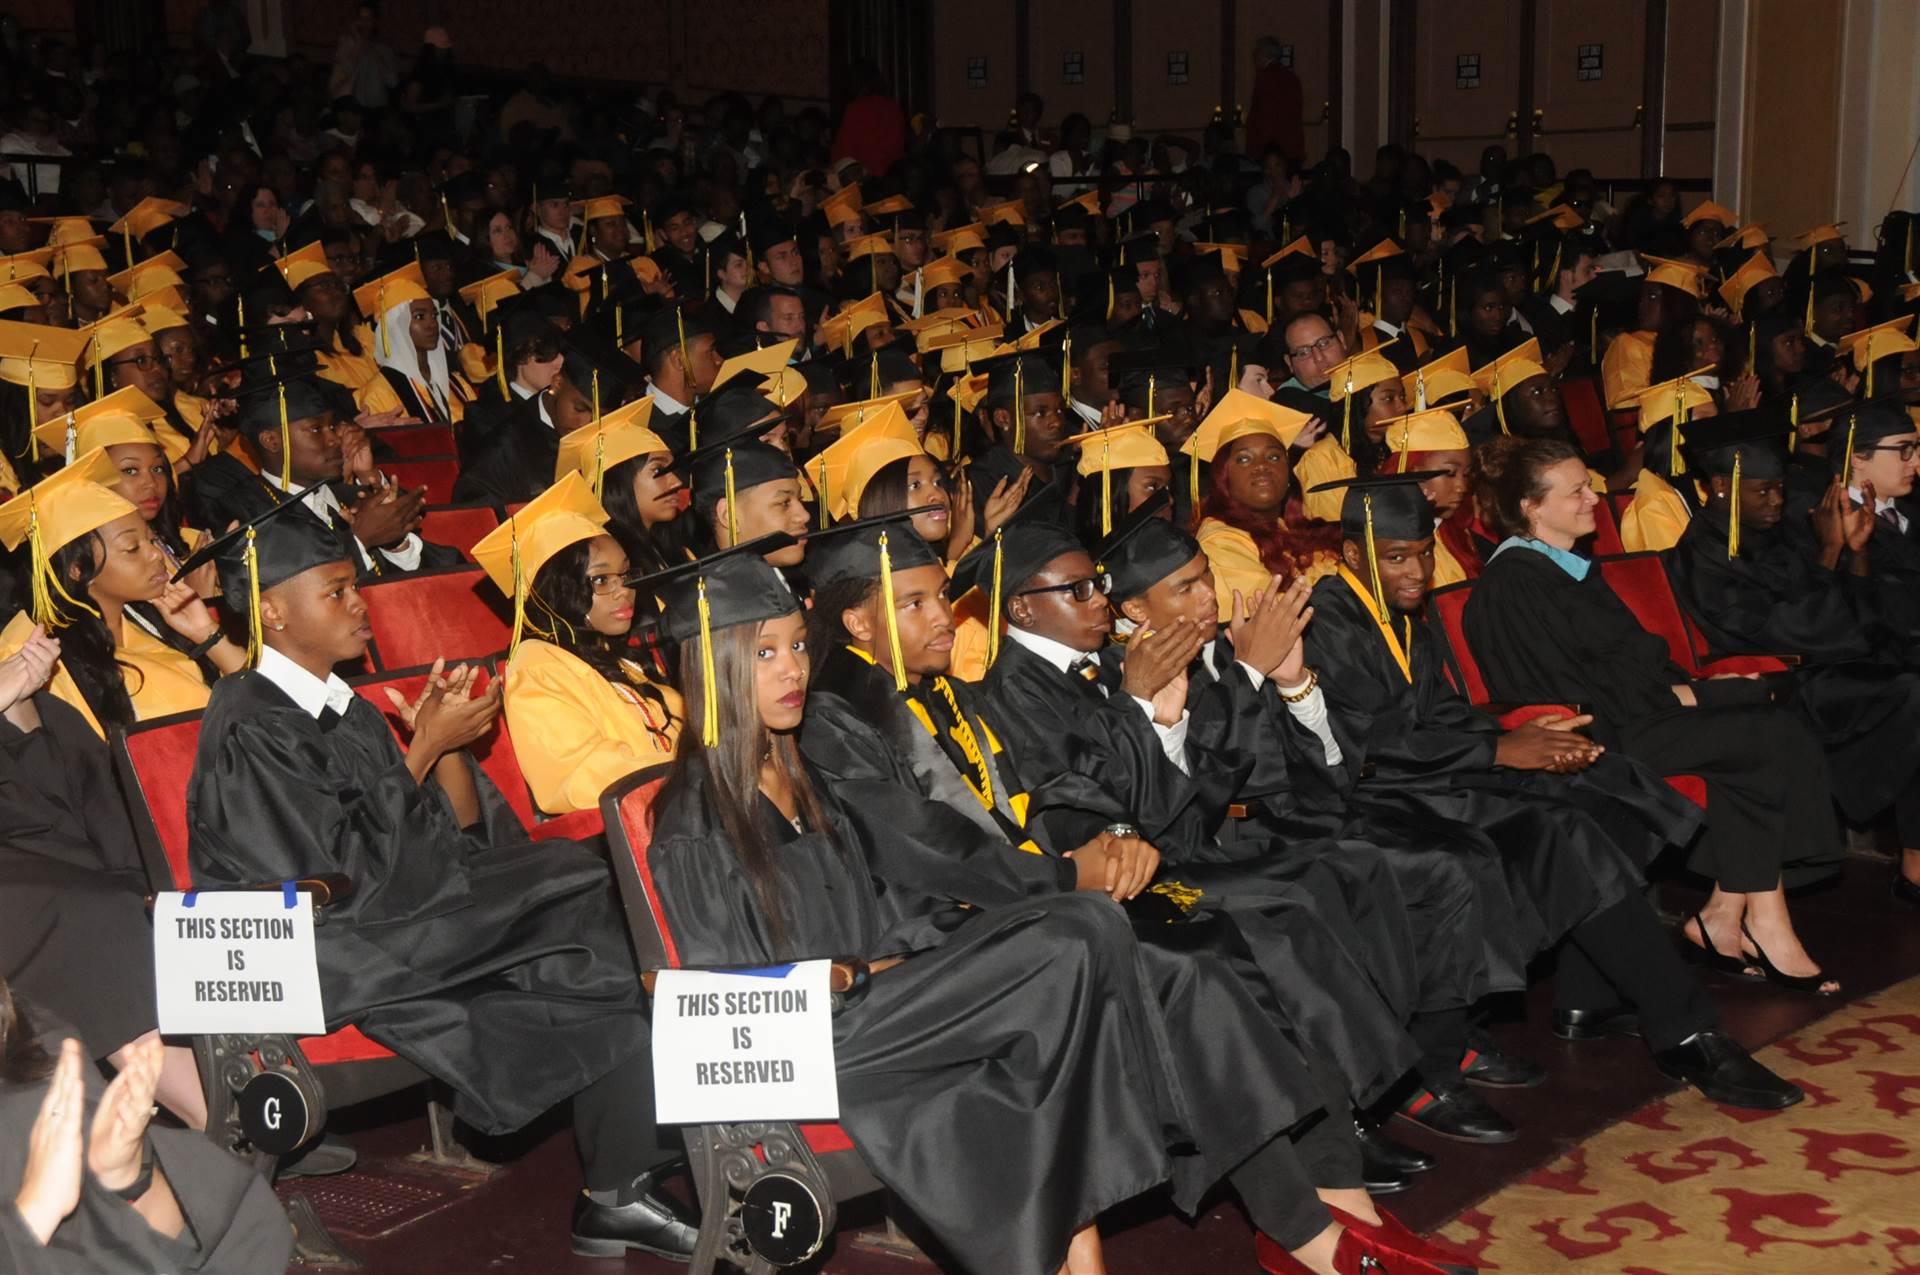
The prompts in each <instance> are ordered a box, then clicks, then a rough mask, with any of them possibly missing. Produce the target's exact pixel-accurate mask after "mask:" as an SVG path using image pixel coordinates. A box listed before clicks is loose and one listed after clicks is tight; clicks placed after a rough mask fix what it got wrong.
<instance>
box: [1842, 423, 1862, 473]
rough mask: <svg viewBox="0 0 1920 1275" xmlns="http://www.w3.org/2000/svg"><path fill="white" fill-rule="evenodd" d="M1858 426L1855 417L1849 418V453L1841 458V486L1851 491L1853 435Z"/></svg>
mask: <svg viewBox="0 0 1920 1275" xmlns="http://www.w3.org/2000/svg"><path fill="white" fill-rule="evenodd" d="M1858 425H1859V422H1858V421H1857V420H1855V419H1854V418H1853V417H1851V416H1849V417H1848V418H1847V452H1846V455H1844V456H1842V457H1841V458H1840V486H1841V487H1842V488H1846V489H1849V490H1851V489H1852V487H1853V433H1854V430H1855V429H1856V428H1857V427H1858Z"/></svg>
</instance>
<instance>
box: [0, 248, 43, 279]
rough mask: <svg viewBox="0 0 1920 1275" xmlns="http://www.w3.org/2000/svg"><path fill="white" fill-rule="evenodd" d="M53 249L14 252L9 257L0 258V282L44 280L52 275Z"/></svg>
mask: <svg viewBox="0 0 1920 1275" xmlns="http://www.w3.org/2000/svg"><path fill="white" fill-rule="evenodd" d="M52 264H53V249H51V248H35V249H34V250H33V251H31V252H16V253H13V254H12V255H11V256H6V257H0V282H8V283H13V282H18V281H19V280H21V279H45V278H46V277H48V276H49V275H51V274H52V273H53V270H52V269H51V266H52Z"/></svg>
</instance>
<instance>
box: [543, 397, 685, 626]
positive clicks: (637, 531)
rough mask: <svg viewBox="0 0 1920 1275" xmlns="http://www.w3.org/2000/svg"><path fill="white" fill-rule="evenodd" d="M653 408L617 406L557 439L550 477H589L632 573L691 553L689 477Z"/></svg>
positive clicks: (646, 402)
mask: <svg viewBox="0 0 1920 1275" xmlns="http://www.w3.org/2000/svg"><path fill="white" fill-rule="evenodd" d="M653 414H654V407H653V400H652V399H650V398H640V399H636V400H635V401H633V402H631V403H628V404H627V405H626V406H624V407H618V408H615V409H614V410H613V411H611V412H608V413H607V414H606V415H605V416H603V417H601V418H600V420H599V422H598V423H596V424H593V425H588V426H585V427H583V428H581V429H577V430H574V431H573V432H572V433H571V434H568V435H567V436H566V437H565V438H563V439H561V440H560V445H559V447H558V448H557V449H556V452H555V455H554V462H553V477H554V481H555V482H558V481H559V480H560V479H562V478H565V477H566V476H567V475H568V474H569V473H578V474H580V475H581V476H583V477H584V478H585V479H586V480H587V485H588V486H589V487H591V488H592V489H593V490H594V492H595V494H596V497H597V498H598V500H599V502H600V506H601V508H602V509H604V510H606V513H607V526H606V531H607V534H608V535H610V536H612V537H613V538H614V539H615V540H617V541H618V542H619V543H620V548H621V549H622V550H623V551H625V553H626V555H627V560H628V563H629V564H630V571H631V572H634V573H650V572H654V571H664V570H666V569H667V568H668V567H670V566H673V565H675V564H676V563H680V562H684V561H686V560H687V559H688V558H690V557H692V556H693V554H692V552H691V550H690V549H689V548H688V543H689V541H690V539H691V537H692V534H693V529H694V528H693V524H694V521H695V520H694V519H692V518H688V517H683V516H682V515H683V514H684V513H685V512H686V496H687V483H686V479H685V478H684V477H683V476H682V475H681V473H680V471H679V470H677V469H675V467H674V463H673V450H672V448H671V447H669V446H668V444H667V441H666V439H664V438H662V437H661V436H660V435H659V434H656V433H655V432H654V431H653V430H652V429H651V428H649V426H650V425H651V424H652V420H653ZM642 606H643V608H644V610H645V612H646V614H648V615H652V614H654V613H655V612H656V611H657V609H658V608H657V607H656V606H655V605H654V604H653V603H652V602H651V601H650V600H643V601H642Z"/></svg>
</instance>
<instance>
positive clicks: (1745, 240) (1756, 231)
mask: <svg viewBox="0 0 1920 1275" xmlns="http://www.w3.org/2000/svg"><path fill="white" fill-rule="evenodd" d="M1772 242H1773V236H1771V235H1769V234H1768V233H1767V228H1766V227H1765V226H1763V225H1761V224H1760V223H1759V222H1757V221H1755V222H1750V223H1748V224H1747V225H1744V226H1741V227H1740V228H1739V229H1737V230H1734V231H1732V232H1730V233H1729V234H1728V235H1727V237H1726V238H1725V239H1722V240H1721V241H1720V242H1719V243H1717V244H1715V245H1713V246H1714V247H1715V248H1747V249H1755V250H1757V249H1761V248H1765V247H1766V246H1767V245H1768V244H1770V243H1772Z"/></svg>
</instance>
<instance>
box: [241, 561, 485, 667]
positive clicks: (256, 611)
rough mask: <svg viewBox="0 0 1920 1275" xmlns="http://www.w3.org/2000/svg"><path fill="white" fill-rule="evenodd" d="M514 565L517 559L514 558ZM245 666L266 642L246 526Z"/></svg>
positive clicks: (254, 660) (255, 661) (256, 657)
mask: <svg viewBox="0 0 1920 1275" xmlns="http://www.w3.org/2000/svg"><path fill="white" fill-rule="evenodd" d="M515 562H516V565H517V563H518V559H516V560H515ZM246 566H247V667H248V668H253V667H254V666H255V665H257V664H259V663H260V648H262V647H263V646H265V645H266V644H267V635H266V632H265V626H264V625H263V624H262V623H261V621H260V550H259V548H258V546H256V545H255V544H254V529H253V528H252V527H248V528H247V549H246Z"/></svg>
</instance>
